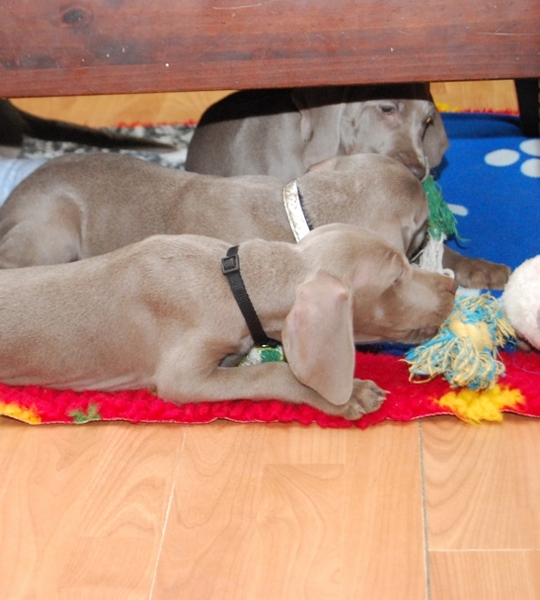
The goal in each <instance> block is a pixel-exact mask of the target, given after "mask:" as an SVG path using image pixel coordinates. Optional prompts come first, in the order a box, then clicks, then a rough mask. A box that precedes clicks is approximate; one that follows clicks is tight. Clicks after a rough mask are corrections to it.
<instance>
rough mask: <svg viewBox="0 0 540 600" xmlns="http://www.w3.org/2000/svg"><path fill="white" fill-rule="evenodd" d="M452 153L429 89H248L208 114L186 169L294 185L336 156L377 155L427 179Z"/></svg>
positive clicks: (397, 87)
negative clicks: (448, 151)
mask: <svg viewBox="0 0 540 600" xmlns="http://www.w3.org/2000/svg"><path fill="white" fill-rule="evenodd" d="M447 147H448V138H447V136H446V132H445V130H444V125H443V123H442V119H441V116H440V114H439V112H438V110H437V108H436V107H435V104H434V103H433V100H432V97H431V94H430V92H429V88H428V86H427V85H424V84H411V85H382V86H381V85H378V86H369V85H358V86H336V87H318V88H294V89H274V90H249V91H242V92H237V93H235V94H232V95H230V96H227V97H225V98H223V99H222V100H220V101H219V102H217V103H216V104H214V105H213V106H211V107H210V108H209V109H208V110H207V111H206V112H205V113H204V115H203V116H202V118H201V120H200V122H199V125H198V126H197V128H196V129H195V133H194V135H193V139H192V141H191V143H190V146H189V149H188V155H187V160H186V170H188V171H195V172H197V173H208V174H214V175H223V176H226V177H229V176H231V175H271V176H272V177H277V178H278V179H281V180H282V181H290V180H291V179H294V178H295V177H299V176H300V175H302V174H303V173H305V172H306V171H307V169H308V168H309V167H311V166H312V165H314V164H316V163H318V162H320V161H322V160H324V159H326V158H330V157H331V156H335V155H344V154H356V153H359V152H371V153H376V154H384V155H386V156H390V157H392V158H394V159H396V160H398V161H399V162H401V163H403V164H404V165H405V166H406V167H407V168H408V169H410V170H411V171H412V172H413V173H414V174H415V175H416V177H418V178H419V179H423V178H424V177H425V176H426V175H427V174H428V173H429V169H430V168H432V167H436V166H437V165H438V164H439V163H440V162H441V159H442V156H443V153H444V152H445V150H446V149H447Z"/></svg>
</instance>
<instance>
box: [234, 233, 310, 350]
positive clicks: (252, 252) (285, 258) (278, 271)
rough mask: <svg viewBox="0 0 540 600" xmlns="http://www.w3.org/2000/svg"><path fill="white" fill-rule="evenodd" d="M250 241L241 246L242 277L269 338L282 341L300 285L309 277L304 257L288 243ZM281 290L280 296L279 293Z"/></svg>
mask: <svg viewBox="0 0 540 600" xmlns="http://www.w3.org/2000/svg"><path fill="white" fill-rule="evenodd" d="M271 243H272V245H273V246H274V247H273V248H272V254H271V255H272V260H271V261H270V260H269V258H268V257H269V253H268V252H267V248H268V242H262V243H261V241H260V240H250V241H248V242H244V243H242V244H241V245H240V249H239V257H240V265H241V273H242V278H243V280H244V284H245V287H246V290H247V293H248V294H249V297H250V299H251V302H252V304H253V307H254V308H255V311H256V313H257V316H258V317H259V320H260V321H261V324H262V326H263V328H264V330H265V333H266V335H267V336H268V337H271V338H274V339H277V340H281V330H282V328H283V323H284V321H285V318H286V317H287V315H288V314H289V312H290V310H291V308H292V306H293V304H294V301H295V298H296V288H297V286H298V285H299V284H300V283H301V282H302V281H304V280H305V278H306V277H307V273H306V269H305V267H304V264H303V261H302V258H301V256H300V255H299V254H298V253H297V252H295V251H294V249H292V248H291V246H290V244H287V243H284V242H271ZM276 289H279V290H280V293H279V294H275V290H276Z"/></svg>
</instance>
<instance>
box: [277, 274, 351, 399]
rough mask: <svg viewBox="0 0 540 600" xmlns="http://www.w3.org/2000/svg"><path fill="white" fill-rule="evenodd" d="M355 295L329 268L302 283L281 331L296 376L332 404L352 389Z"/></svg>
mask: <svg viewBox="0 0 540 600" xmlns="http://www.w3.org/2000/svg"><path fill="white" fill-rule="evenodd" d="M352 302H353V299H352V294H351V292H350V290H348V289H347V288H346V287H345V286H344V285H343V283H342V282H341V281H339V280H338V279H336V278H335V277H333V276H331V275H328V274H326V273H319V274H318V275H317V276H316V277H315V279H312V280H310V281H308V282H306V283H303V284H301V285H300V286H298V288H297V290H296V300H295V302H294V306H293V308H292V310H291V311H290V313H289V314H288V316H287V319H286V320H285V325H284V327H283V331H282V342H283V349H284V351H285V357H286V358H287V362H288V363H289V366H290V368H291V371H292V372H293V374H294V376H295V377H296V378H297V379H298V381H300V382H301V383H303V384H304V385H306V386H308V387H310V388H312V389H313V390H315V391H316V392H318V393H319V394H320V395H321V396H322V397H323V398H325V399H326V400H328V401H329V402H331V403H332V404H336V405H342V404H345V403H346V402H347V401H348V400H349V399H350V397H351V394H352V391H353V377H354V363H355V348H354V337H353V316H352Z"/></svg>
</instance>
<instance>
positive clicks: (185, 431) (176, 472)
mask: <svg viewBox="0 0 540 600" xmlns="http://www.w3.org/2000/svg"><path fill="white" fill-rule="evenodd" d="M186 437H187V427H184V436H183V438H182V445H181V446H180V454H179V455H178V462H177V463H176V469H175V470H174V475H173V477H174V479H173V484H172V486H171V493H170V495H169V502H168V503H167V510H166V511H165V519H164V520H163V527H162V529H161V539H160V540H159V548H158V552H157V556H156V567H155V569H154V576H153V577H152V583H151V584H150V593H149V595H148V600H152V598H153V596H154V588H155V586H156V579H157V573H158V568H159V562H160V560H161V553H162V551H163V542H164V541H165V533H166V531H167V525H168V524H169V517H170V514H171V510H172V503H173V499H174V492H175V491H176V482H177V481H178V471H179V470H180V463H181V461H182V454H183V452H184V446H185V445H186Z"/></svg>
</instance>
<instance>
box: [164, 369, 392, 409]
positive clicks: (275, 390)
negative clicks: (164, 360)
mask: <svg viewBox="0 0 540 600" xmlns="http://www.w3.org/2000/svg"><path fill="white" fill-rule="evenodd" d="M157 393H158V395H159V396H160V398H163V399H164V400H169V401H172V402H176V403H185V402H202V401H221V400H236V399H253V400H269V399H275V400H282V401H284V402H291V403H293V404H309V405H310V406H313V407H314V408H317V409H319V410H321V411H323V412H325V413H326V414H329V415H337V416H343V417H345V418H346V419H351V420H354V419H358V418H360V417H361V416H362V415H364V414H366V413H369V412H373V411H375V410H377V409H378V408H379V407H380V406H381V404H382V402H383V401H384V399H385V392H383V390H381V389H380V388H379V387H377V386H376V385H375V384H374V383H373V382H372V381H368V380H365V381H363V380H360V379H355V380H354V385H353V393H352V394H351V397H350V399H349V400H348V402H346V403H345V404H343V405H340V406H338V405H335V404H332V403H331V402H329V401H328V400H326V399H325V398H323V397H322V396H321V395H320V394H319V393H317V392H316V391H315V390H313V389H311V388H310V387H308V386H306V385H303V384H302V383H300V382H299V381H298V380H297V379H296V377H295V376H294V375H293V373H292V371H291V370H290V368H289V366H288V365H287V363H282V362H269V363H262V364H260V365H251V366H246V367H232V368H223V367H218V368H216V369H214V370H213V371H211V372H210V373H207V374H206V375H203V374H200V375H199V376H196V375H192V374H190V376H189V377H186V376H185V373H184V376H182V377H180V378H175V377H171V373H169V374H167V375H166V376H164V377H162V378H161V380H159V379H158V382H157Z"/></svg>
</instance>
